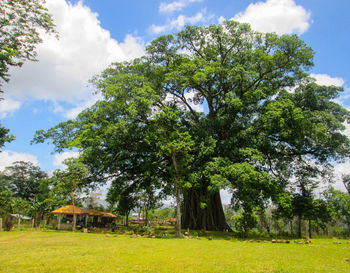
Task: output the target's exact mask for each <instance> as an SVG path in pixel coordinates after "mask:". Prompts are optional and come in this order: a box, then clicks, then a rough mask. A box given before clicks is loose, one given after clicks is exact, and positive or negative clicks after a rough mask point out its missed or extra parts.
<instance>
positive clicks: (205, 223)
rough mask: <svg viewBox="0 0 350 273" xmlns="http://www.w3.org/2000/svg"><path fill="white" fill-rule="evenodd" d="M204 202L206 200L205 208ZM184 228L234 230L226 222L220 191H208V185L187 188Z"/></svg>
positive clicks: (184, 203) (183, 219)
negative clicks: (202, 205)
mask: <svg viewBox="0 0 350 273" xmlns="http://www.w3.org/2000/svg"><path fill="white" fill-rule="evenodd" d="M202 202H206V206H205V207H204V208H203V207H201V203H202ZM182 228H189V229H195V230H219V231H222V230H224V229H225V230H226V229H228V230H229V231H232V230H231V228H230V227H229V225H228V224H227V223H226V219H225V214H224V210H223V207H222V203H221V197H220V192H215V193H208V192H207V186H206V185H204V186H202V187H200V188H190V189H189V190H187V191H186V192H185V193H184V202H183V214H182Z"/></svg>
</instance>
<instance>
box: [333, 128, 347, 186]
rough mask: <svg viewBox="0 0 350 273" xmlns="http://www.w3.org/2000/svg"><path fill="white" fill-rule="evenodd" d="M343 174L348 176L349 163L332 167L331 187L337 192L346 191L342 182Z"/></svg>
mask: <svg viewBox="0 0 350 273" xmlns="http://www.w3.org/2000/svg"><path fill="white" fill-rule="evenodd" d="M348 136H349V135H348ZM343 174H350V162H349V161H347V162H345V163H342V164H338V165H337V166H335V167H334V176H335V177H334V178H335V184H334V185H333V187H334V188H335V189H337V190H342V191H346V189H345V186H344V184H343V182H342V175H343Z"/></svg>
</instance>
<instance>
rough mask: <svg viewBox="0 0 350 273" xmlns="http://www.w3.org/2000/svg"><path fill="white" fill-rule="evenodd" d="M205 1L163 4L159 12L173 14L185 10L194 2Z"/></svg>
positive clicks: (194, 0) (181, 1)
mask: <svg viewBox="0 0 350 273" xmlns="http://www.w3.org/2000/svg"><path fill="white" fill-rule="evenodd" d="M202 1H203V0H179V1H174V2H171V3H165V2H161V3H160V5H159V12H164V13H171V12H174V11H179V10H183V9H184V8H185V7H187V6H188V5H189V4H191V3H194V2H202Z"/></svg>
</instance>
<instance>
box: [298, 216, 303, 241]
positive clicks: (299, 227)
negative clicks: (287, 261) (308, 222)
mask: <svg viewBox="0 0 350 273" xmlns="http://www.w3.org/2000/svg"><path fill="white" fill-rule="evenodd" d="M301 221H302V215H301V214H299V215H298V237H299V238H301Z"/></svg>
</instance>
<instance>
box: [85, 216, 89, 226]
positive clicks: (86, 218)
mask: <svg viewBox="0 0 350 273" xmlns="http://www.w3.org/2000/svg"><path fill="white" fill-rule="evenodd" d="M88 218H89V214H86V216H85V227H86V228H87V225H88Z"/></svg>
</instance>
